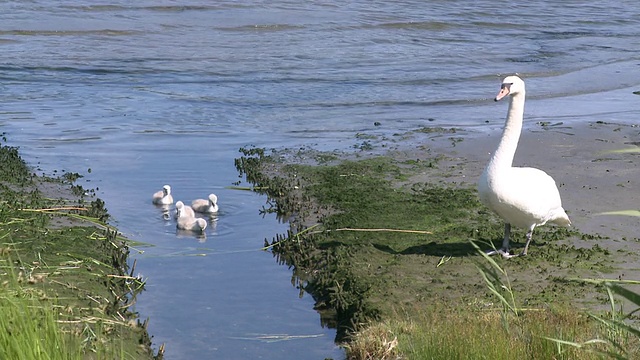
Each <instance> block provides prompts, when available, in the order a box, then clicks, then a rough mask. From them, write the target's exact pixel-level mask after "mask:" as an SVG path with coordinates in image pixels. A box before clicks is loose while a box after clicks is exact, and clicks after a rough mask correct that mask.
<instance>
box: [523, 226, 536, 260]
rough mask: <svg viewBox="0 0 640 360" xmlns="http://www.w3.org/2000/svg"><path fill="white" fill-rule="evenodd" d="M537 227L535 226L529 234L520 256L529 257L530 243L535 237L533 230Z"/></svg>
mask: <svg viewBox="0 0 640 360" xmlns="http://www.w3.org/2000/svg"><path fill="white" fill-rule="evenodd" d="M535 227H536V226H535V225H533V226H532V227H531V228H530V229H529V231H528V232H527V243H526V244H525V245H524V251H523V252H522V254H520V255H527V250H529V243H530V242H531V238H532V237H533V229H534V228H535Z"/></svg>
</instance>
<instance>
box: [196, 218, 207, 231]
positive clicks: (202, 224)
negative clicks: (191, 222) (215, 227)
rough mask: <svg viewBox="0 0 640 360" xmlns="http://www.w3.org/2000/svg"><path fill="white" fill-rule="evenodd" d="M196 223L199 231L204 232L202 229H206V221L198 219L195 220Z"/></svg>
mask: <svg viewBox="0 0 640 360" xmlns="http://www.w3.org/2000/svg"><path fill="white" fill-rule="evenodd" d="M196 222H197V223H198V227H200V230H202V231H204V229H206V228H207V221H206V220H205V219H201V218H198V219H196Z"/></svg>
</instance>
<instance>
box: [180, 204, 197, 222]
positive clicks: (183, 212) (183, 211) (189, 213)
mask: <svg viewBox="0 0 640 360" xmlns="http://www.w3.org/2000/svg"><path fill="white" fill-rule="evenodd" d="M195 216H196V213H195V212H193V209H192V208H191V206H188V205H185V204H184V203H183V202H182V201H178V202H176V218H177V219H180V218H192V217H195Z"/></svg>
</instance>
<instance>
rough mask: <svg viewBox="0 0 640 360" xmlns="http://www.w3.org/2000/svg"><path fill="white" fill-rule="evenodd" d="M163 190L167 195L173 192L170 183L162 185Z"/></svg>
mask: <svg viewBox="0 0 640 360" xmlns="http://www.w3.org/2000/svg"><path fill="white" fill-rule="evenodd" d="M162 191H163V192H164V194H165V195H169V194H171V186H169V185H165V186H163V187H162Z"/></svg>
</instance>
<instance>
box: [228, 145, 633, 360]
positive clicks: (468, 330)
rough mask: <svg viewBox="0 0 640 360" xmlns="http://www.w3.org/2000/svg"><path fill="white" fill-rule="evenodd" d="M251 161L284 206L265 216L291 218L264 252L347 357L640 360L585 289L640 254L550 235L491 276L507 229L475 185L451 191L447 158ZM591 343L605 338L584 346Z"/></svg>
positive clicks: (261, 154) (599, 292)
mask: <svg viewBox="0 0 640 360" xmlns="http://www.w3.org/2000/svg"><path fill="white" fill-rule="evenodd" d="M241 152H242V154H243V155H242V156H241V157H240V158H238V159H237V160H236V166H237V168H238V170H239V171H240V173H241V174H243V175H244V176H246V179H247V181H249V182H251V183H252V184H254V185H255V188H256V189H257V190H256V191H260V192H263V193H266V194H267V195H268V196H269V197H270V198H271V199H272V200H273V201H272V203H273V204H274V207H273V208H271V209H266V211H274V212H278V213H279V214H280V215H281V216H283V217H284V218H292V221H291V231H289V233H288V234H284V235H282V236H280V235H279V236H277V237H276V238H275V239H273V240H272V241H265V248H267V249H269V250H271V251H272V252H273V254H274V256H275V257H277V259H278V261H279V262H281V263H283V264H287V265H289V266H290V267H292V269H293V270H294V275H295V276H296V278H297V281H298V283H299V285H300V286H301V287H302V288H304V290H305V291H307V292H309V293H310V294H312V295H313V296H314V299H315V300H316V307H317V309H318V310H319V312H320V314H321V316H322V318H323V320H324V322H325V323H326V324H328V325H331V326H335V327H336V328H337V330H338V335H337V339H336V340H337V341H338V342H343V343H344V344H345V347H346V348H347V353H348V356H349V358H351V359H395V358H403V359H594V358H602V357H603V356H608V355H606V352H607V351H609V352H611V354H613V356H614V357H619V358H625V357H627V358H633V357H634V356H637V355H638V347H637V346H638V344H637V337H635V336H633V335H631V336H629V334H628V333H627V332H625V331H620V332H619V333H615V332H616V331H615V330H611V328H610V327H607V326H603V325H602V323H601V322H598V321H594V317H592V316H589V315H587V312H588V311H594V312H595V313H596V314H598V315H596V317H598V316H603V317H607V318H611V316H613V314H615V313H616V312H617V311H619V308H618V307H615V306H614V308H613V311H607V310H606V309H607V307H608V306H610V301H611V300H610V298H609V296H608V295H607V291H606V290H605V288H604V286H603V285H594V284H587V283H585V282H582V281H575V280H574V279H581V278H602V277H608V276H613V274H614V269H615V268H616V263H615V261H614V258H616V257H620V256H627V255H629V256H632V255H633V254H626V253H620V254H612V253H611V252H610V251H609V250H607V249H605V248H604V247H602V246H600V244H599V243H600V242H601V241H602V240H603V238H602V237H600V236H597V235H590V234H583V233H580V232H578V231H576V230H573V229H567V228H558V227H552V226H548V227H542V228H539V229H536V233H535V236H534V241H535V245H534V246H533V247H532V248H531V249H530V253H529V256H526V257H521V258H514V259H508V260H505V259H502V258H496V259H495V263H494V265H487V259H486V258H485V257H483V256H481V255H480V253H479V251H478V249H476V248H475V247H474V245H473V243H475V244H478V246H479V247H480V248H482V249H489V248H490V247H491V246H498V247H499V246H500V244H501V241H502V235H503V230H504V228H503V226H504V225H503V223H502V222H501V221H500V220H499V219H498V218H497V217H496V216H495V215H493V214H492V213H490V212H489V211H488V210H487V209H486V208H484V207H483V206H481V204H480V203H479V202H478V199H477V194H476V190H475V187H474V186H472V185H468V184H467V185H465V184H460V183H453V182H444V181H442V175H443V174H442V173H443V171H445V170H444V169H440V168H439V166H438V164H439V162H440V160H441V159H442V158H440V157H434V158H430V159H421V160H415V159H414V160H398V159H395V158H393V157H391V156H374V157H369V158H363V159H357V158H355V159H353V156H351V155H340V154H338V155H337V156H336V155H335V154H326V153H315V152H313V151H305V152H301V153H295V152H285V153H284V154H283V153H275V152H274V153H271V154H268V153H265V151H264V150H263V149H255V148H252V149H241ZM347 157H351V158H352V159H351V160H341V159H344V158H347ZM282 159H286V161H285V160H282ZM418 175H419V176H418ZM425 179H426V180H425ZM513 238H515V239H518V238H519V239H524V233H522V232H521V231H518V232H516V233H515V234H513ZM523 245H524V244H523V242H520V243H516V244H514V247H515V248H516V249H517V248H518V247H521V246H523ZM496 269H499V270H496ZM487 272H489V273H491V272H493V273H494V275H495V276H493V277H491V276H488V279H489V280H490V281H485V280H484V278H483V274H485V275H486V273H487ZM489 284H493V285H491V286H490V285H489ZM492 287H493V289H494V291H492ZM504 299H507V300H508V304H511V305H510V306H505V302H504ZM614 333H615V334H614ZM550 338H555V339H561V340H564V341H566V343H562V342H558V341H553V340H551V339H550ZM592 339H606V340H603V342H602V343H601V342H599V341H596V342H593V343H589V345H585V346H583V347H579V346H576V344H583V343H585V342H588V341H590V340H592ZM570 342H572V343H574V344H573V345H572V344H569V343H570ZM612 344H615V345H612ZM611 349H614V350H611ZM603 351H604V352H605V355H603Z"/></svg>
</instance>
